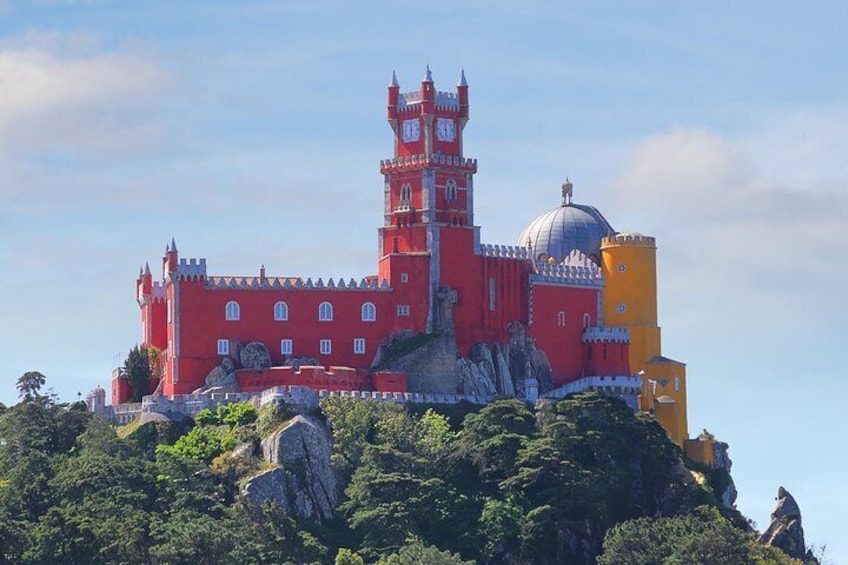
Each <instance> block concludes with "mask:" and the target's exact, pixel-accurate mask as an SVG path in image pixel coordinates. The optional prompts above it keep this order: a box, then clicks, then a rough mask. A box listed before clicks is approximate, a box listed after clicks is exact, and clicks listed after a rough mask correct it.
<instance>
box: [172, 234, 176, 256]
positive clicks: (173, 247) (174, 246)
mask: <svg viewBox="0 0 848 565" xmlns="http://www.w3.org/2000/svg"><path fill="white" fill-rule="evenodd" d="M171 251H173V252H174V253H176V252H177V242H176V241H174V238H173V237H172V238H171Z"/></svg>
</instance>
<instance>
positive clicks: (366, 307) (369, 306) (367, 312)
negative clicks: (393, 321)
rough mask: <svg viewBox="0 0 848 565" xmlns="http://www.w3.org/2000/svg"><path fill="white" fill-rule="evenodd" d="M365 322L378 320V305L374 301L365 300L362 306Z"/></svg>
mask: <svg viewBox="0 0 848 565" xmlns="http://www.w3.org/2000/svg"><path fill="white" fill-rule="evenodd" d="M360 313H361V314H362V321H363V322H376V321H377V306H376V305H375V304H374V303H373V302H365V303H364V304H363V305H362V308H360Z"/></svg>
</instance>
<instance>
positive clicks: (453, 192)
mask: <svg viewBox="0 0 848 565" xmlns="http://www.w3.org/2000/svg"><path fill="white" fill-rule="evenodd" d="M458 199H459V195H458V192H457V189H456V181H455V180H453V179H448V180H447V182H445V200H458Z"/></svg>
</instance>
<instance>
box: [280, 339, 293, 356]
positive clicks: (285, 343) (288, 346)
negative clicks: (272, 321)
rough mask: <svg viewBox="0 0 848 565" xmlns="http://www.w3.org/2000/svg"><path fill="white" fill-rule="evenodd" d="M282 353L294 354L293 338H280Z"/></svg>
mask: <svg viewBox="0 0 848 565" xmlns="http://www.w3.org/2000/svg"><path fill="white" fill-rule="evenodd" d="M280 354H282V355H291V354H292V340H290V339H281V340H280Z"/></svg>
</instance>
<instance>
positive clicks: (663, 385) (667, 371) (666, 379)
mask: <svg viewBox="0 0 848 565" xmlns="http://www.w3.org/2000/svg"><path fill="white" fill-rule="evenodd" d="M644 371H645V374H644V375H643V376H642V396H641V398H640V404H641V408H642V410H646V411H649V410H651V409H653V410H654V412H655V414H657V419H658V420H659V414H658V403H657V400H656V399H658V398H660V397H668V398H670V399H671V400H673V401H674V403H675V405H676V406H677V410H676V413H675V416H674V419H675V423H674V425H673V426H671V427H667V426H666V425H665V424H663V427H664V428H665V429H666V431H668V435H669V437H670V438H671V439H672V440H673V441H674V442H675V443H676V444H678V445H680V446H681V447H683V442H684V441H685V440H686V439H687V438H688V437H689V421H688V419H687V417H686V412H687V406H686V365H684V364H683V363H680V362H678V361H674V360H672V359H666V358H665V357H656V358H654V359H653V360H651V361H649V362H648V363H646V364H645V369H644ZM660 423H663V422H662V421H660Z"/></svg>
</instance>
